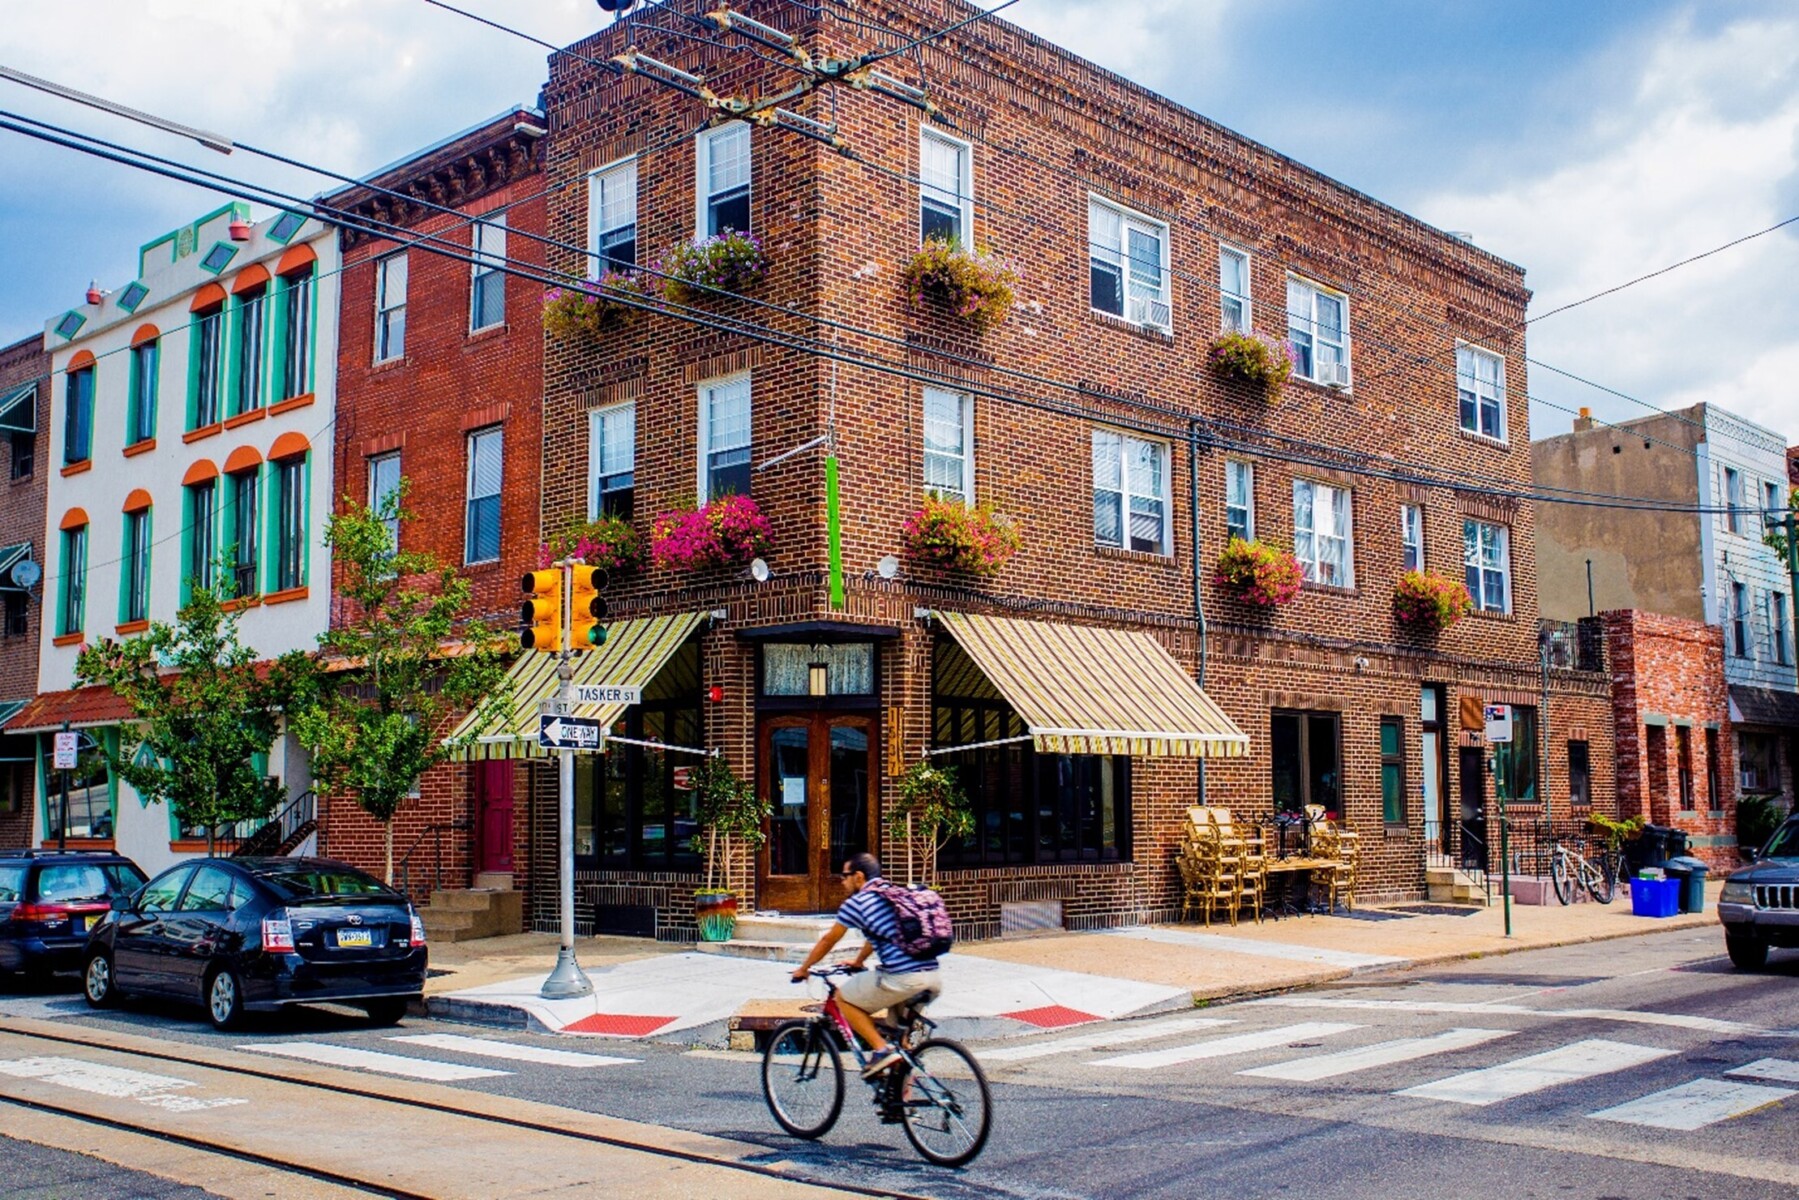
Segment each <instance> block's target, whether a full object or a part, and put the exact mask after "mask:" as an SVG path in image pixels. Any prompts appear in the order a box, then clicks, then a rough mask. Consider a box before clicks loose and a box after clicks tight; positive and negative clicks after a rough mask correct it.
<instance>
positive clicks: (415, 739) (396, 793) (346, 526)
mask: <svg viewBox="0 0 1799 1200" xmlns="http://www.w3.org/2000/svg"><path fill="white" fill-rule="evenodd" d="M408 488H409V484H408V481H407V480H405V479H401V480H400V485H399V487H398V488H397V489H395V491H394V492H393V493H392V494H390V495H389V496H388V497H386V498H385V499H384V500H383V502H382V504H381V507H380V509H379V510H374V509H370V508H369V507H368V506H367V505H365V504H361V503H358V502H357V501H355V500H352V499H350V498H349V497H347V496H346V497H345V498H344V501H343V506H342V507H341V508H340V509H339V510H338V512H337V513H336V514H334V515H333V516H332V518H331V520H330V521H329V522H328V523H327V525H326V527H325V544H326V545H327V546H329V547H330V548H331V556H332V559H333V562H334V563H335V564H336V566H337V567H338V568H339V569H340V570H341V571H342V583H341V585H340V587H339V596H340V598H341V599H342V600H343V601H344V603H345V607H346V611H345V614H344V615H345V619H344V620H343V621H342V622H333V627H332V628H331V629H330V630H328V631H327V632H325V633H322V634H320V635H319V648H320V649H321V650H322V651H324V652H325V654H326V655H328V656H330V657H334V658H337V659H340V660H342V661H344V662H347V663H349V664H351V665H352V666H353V667H354V668H355V669H356V671H357V675H356V677H355V679H354V681H353V682H352V683H351V684H348V685H345V686H339V687H334V688H327V689H323V690H321V692H320V693H319V697H318V701H317V703H315V704H313V705H312V706H310V707H309V708H308V709H306V711H304V712H302V713H300V714H298V716H296V718H295V720H294V729H295V732H296V733H297V734H298V736H299V739H300V742H301V744H302V745H304V746H305V747H306V749H307V750H308V751H310V752H311V754H312V773H313V777H314V779H315V780H317V781H318V784H319V786H320V788H321V789H327V788H340V787H341V788H347V789H350V790H352V791H354V792H355V794H356V800H357V803H359V804H360V805H361V806H362V808H363V810H364V811H365V812H367V813H368V814H369V816H371V817H373V818H374V819H375V820H377V821H379V822H380V823H381V824H382V826H383V831H384V834H385V840H386V879H387V882H388V883H390V884H391V883H392V882H393V878H394V827H393V819H394V815H395V814H396V813H397V812H399V810H400V806H401V805H402V804H404V803H405V802H406V799H407V797H408V796H410V795H411V794H412V791H413V788H414V787H415V786H416V785H417V783H418V780H419V778H420V776H422V775H424V773H425V772H426V771H429V770H430V769H431V768H432V767H435V766H437V765H439V764H440V763H443V762H447V761H448V760H449V759H450V758H451V756H452V755H454V754H455V752H456V749H457V746H456V744H454V743H453V742H451V741H449V740H440V739H439V737H438V730H439V727H440V726H441V725H442V724H443V722H444V721H445V719H447V718H448V717H450V716H451V715H453V714H454V713H456V712H458V711H462V710H465V709H468V708H470V707H473V706H475V705H477V704H479V705H481V706H482V707H483V708H484V709H485V710H486V711H488V712H490V713H496V714H497V713H499V712H500V711H502V710H503V707H504V701H505V695H504V688H503V686H502V685H503V683H504V680H505V677H506V666H505V658H504V649H505V643H504V641H503V640H502V639H501V638H500V636H499V635H498V634H496V633H495V632H494V631H493V630H492V629H490V628H488V627H487V625H486V624H484V623H483V622H481V621H478V620H469V619H466V618H465V613H466V611H467V609H468V607H469V582H468V580H467V579H465V578H464V577H463V576H462V575H461V574H460V573H459V572H458V571H457V570H456V568H455V567H453V566H451V565H449V564H447V563H445V562H444V561H443V560H441V559H440V558H438V557H437V555H435V554H432V553H429V552H427V551H416V550H399V549H397V548H396V547H395V544H394V536H393V534H392V533H391V532H390V531H389V529H388V523H389V522H390V521H391V522H405V521H408V520H411V519H412V513H411V512H409V511H408V510H407V509H406V508H405V496H406V492H407V490H408ZM453 640H454V641H456V642H459V643H460V644H458V645H455V646H454V647H452V641H453ZM452 649H453V650H454V653H451V651H452Z"/></svg>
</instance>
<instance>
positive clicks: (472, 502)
mask: <svg viewBox="0 0 1799 1200" xmlns="http://www.w3.org/2000/svg"><path fill="white" fill-rule="evenodd" d="M463 541H464V545H463V561H464V562H470V563H479V562H492V561H494V560H495V559H497V558H499V557H500V428H499V426H497V425H496V426H495V427H493V428H492V429H480V430H476V431H475V432H474V433H471V434H469V436H468V519H467V522H466V527H465V531H464V539H463Z"/></svg>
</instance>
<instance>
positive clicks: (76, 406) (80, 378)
mask: <svg viewBox="0 0 1799 1200" xmlns="http://www.w3.org/2000/svg"><path fill="white" fill-rule="evenodd" d="M66 394H67V397H68V407H67V409H66V411H65V412H64V414H63V425H62V460H63V462H65V463H79V462H86V461H88V460H89V459H90V458H92V457H93V456H94V368H92V367H82V368H81V369H80V370H78V371H70V372H69V382H68V390H67V393H66Z"/></svg>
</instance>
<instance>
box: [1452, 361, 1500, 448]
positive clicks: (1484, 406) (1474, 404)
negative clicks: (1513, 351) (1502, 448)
mask: <svg viewBox="0 0 1799 1200" xmlns="http://www.w3.org/2000/svg"><path fill="white" fill-rule="evenodd" d="M1455 393H1456V403H1457V407H1458V409H1459V410H1460V415H1461V425H1462V432H1463V433H1474V434H1479V435H1480V436H1481V437H1488V438H1492V439H1494V440H1495V441H1501V442H1503V441H1504V440H1505V360H1504V359H1502V358H1500V357H1499V356H1498V355H1497V354H1488V353H1487V352H1486V351H1485V350H1477V349H1475V348H1474V347H1473V346H1457V347H1456V348H1455Z"/></svg>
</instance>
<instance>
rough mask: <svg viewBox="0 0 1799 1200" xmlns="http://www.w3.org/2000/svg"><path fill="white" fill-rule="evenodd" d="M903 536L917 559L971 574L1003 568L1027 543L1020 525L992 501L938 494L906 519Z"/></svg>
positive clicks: (990, 572) (907, 548) (926, 498)
mask: <svg viewBox="0 0 1799 1200" xmlns="http://www.w3.org/2000/svg"><path fill="white" fill-rule="evenodd" d="M900 535H901V538H902V539H903V541H904V543H905V547H906V553H907V555H908V556H909V557H911V558H912V559H913V560H914V561H915V562H921V563H926V564H929V565H931V566H935V567H942V568H944V569H945V570H950V571H966V572H968V573H969V574H971V575H991V574H993V573H994V572H995V571H998V570H999V569H1000V568H1001V567H1003V566H1005V565H1006V560H1007V559H1009V558H1011V557H1012V556H1013V555H1014V554H1016V553H1017V552H1018V548H1019V546H1021V545H1022V544H1023V542H1024V538H1023V535H1022V534H1021V533H1020V531H1019V528H1018V526H1017V524H1016V523H1014V522H1013V520H1012V519H1011V518H1010V517H1008V516H1006V515H1005V514H1003V513H997V512H995V511H994V510H993V506H992V505H991V504H969V503H967V502H966V501H963V500H959V499H956V498H955V497H952V496H938V495H935V494H933V495H929V496H926V497H925V499H924V503H923V504H922V505H920V506H919V508H918V511H916V512H914V513H913V514H912V515H911V516H909V517H907V518H906V523H905V525H904V526H903V527H902V528H901V531H900Z"/></svg>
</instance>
